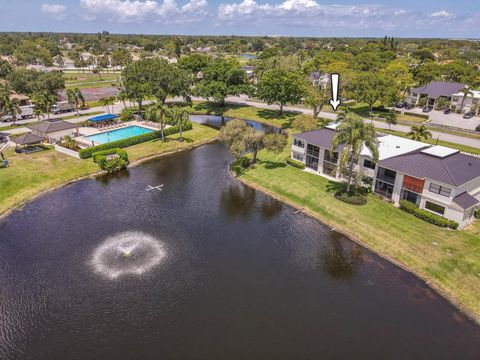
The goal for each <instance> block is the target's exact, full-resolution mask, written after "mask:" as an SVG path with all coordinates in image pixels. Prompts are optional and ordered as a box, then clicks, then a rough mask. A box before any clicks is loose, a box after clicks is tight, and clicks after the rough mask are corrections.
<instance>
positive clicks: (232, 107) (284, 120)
mask: <svg viewBox="0 0 480 360" xmlns="http://www.w3.org/2000/svg"><path fill="white" fill-rule="evenodd" d="M193 111H194V112H195V113H202V114H212V115H213V114H217V115H219V114H221V113H222V108H220V107H219V106H217V105H216V104H215V103H211V102H194V103H193ZM223 115H224V116H227V117H237V118H240V119H249V120H255V121H258V122H261V123H265V124H270V125H274V126H279V127H283V128H288V127H290V123H291V122H292V120H293V119H295V117H297V116H298V115H299V114H298V113H296V112H289V111H284V112H283V114H282V115H280V113H279V111H278V110H269V109H261V108H257V107H253V106H248V105H237V104H226V105H225V107H224V109H223Z"/></svg>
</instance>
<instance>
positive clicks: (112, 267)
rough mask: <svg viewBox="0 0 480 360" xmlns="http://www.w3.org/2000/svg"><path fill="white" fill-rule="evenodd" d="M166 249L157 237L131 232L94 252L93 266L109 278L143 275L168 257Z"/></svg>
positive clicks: (113, 237) (113, 238)
mask: <svg viewBox="0 0 480 360" xmlns="http://www.w3.org/2000/svg"><path fill="white" fill-rule="evenodd" d="M165 254H166V253H165V249H164V247H163V246H162V244H161V243H160V242H159V241H158V240H157V239H155V238H154V237H153V236H151V235H148V234H145V233H143V232H140V231H127V232H123V233H118V234H115V235H112V236H109V237H108V238H106V239H105V241H103V242H102V243H101V244H100V245H99V246H98V247H97V248H96V249H95V251H94V252H93V256H92V260H91V264H92V266H93V268H94V269H95V271H96V272H97V273H99V274H101V275H103V276H105V277H107V278H110V279H115V278H117V277H119V276H122V275H128V274H130V275H141V274H144V273H146V272H147V271H149V270H150V269H152V268H153V267H155V266H156V265H158V264H159V263H160V261H161V260H162V259H163V258H164V257H165Z"/></svg>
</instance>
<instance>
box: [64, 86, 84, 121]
mask: <svg viewBox="0 0 480 360" xmlns="http://www.w3.org/2000/svg"><path fill="white" fill-rule="evenodd" d="M67 99H68V102H69V103H70V105H72V106H73V105H75V110H76V111H77V116H78V115H80V113H79V111H78V110H79V108H80V104H81V105H82V108H83V107H85V97H84V96H83V94H82V91H81V90H80V89H79V88H75V89H73V90H72V89H68V90H67Z"/></svg>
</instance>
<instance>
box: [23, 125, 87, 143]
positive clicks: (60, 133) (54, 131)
mask: <svg viewBox="0 0 480 360" xmlns="http://www.w3.org/2000/svg"><path fill="white" fill-rule="evenodd" d="M27 127H28V128H29V129H30V130H31V132H32V134H34V135H37V136H40V137H42V138H44V139H47V140H48V142H49V143H51V144H53V143H55V142H57V141H59V140H61V139H62V138H63V137H65V136H67V135H69V136H72V137H77V136H79V133H78V128H79V127H80V125H79V124H72V123H71V122H68V121H51V122H50V121H44V122H41V123H37V124H32V125H28V126H27Z"/></svg>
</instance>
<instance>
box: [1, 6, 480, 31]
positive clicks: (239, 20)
mask: <svg viewBox="0 0 480 360" xmlns="http://www.w3.org/2000/svg"><path fill="white" fill-rule="evenodd" d="M478 19H480V1H478V0H455V1H452V0H448V1H446V0H402V1H398V0H397V1H393V0H383V1H382V0H377V1H365V0H0V31H32V32H36V31H43V32H46V31H48V32H88V33H96V32H99V31H103V30H106V31H109V32H111V33H139V34H181V35H184V34H189V35H271V36H274V35H285V36H315V37H323V36H339V37H344V36H345V37H383V36H385V35H388V36H394V37H416V38H417V37H423V38H425V37H427V38H428V37H435V38H437V37H438V38H479V37H480V33H479V31H478Z"/></svg>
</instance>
